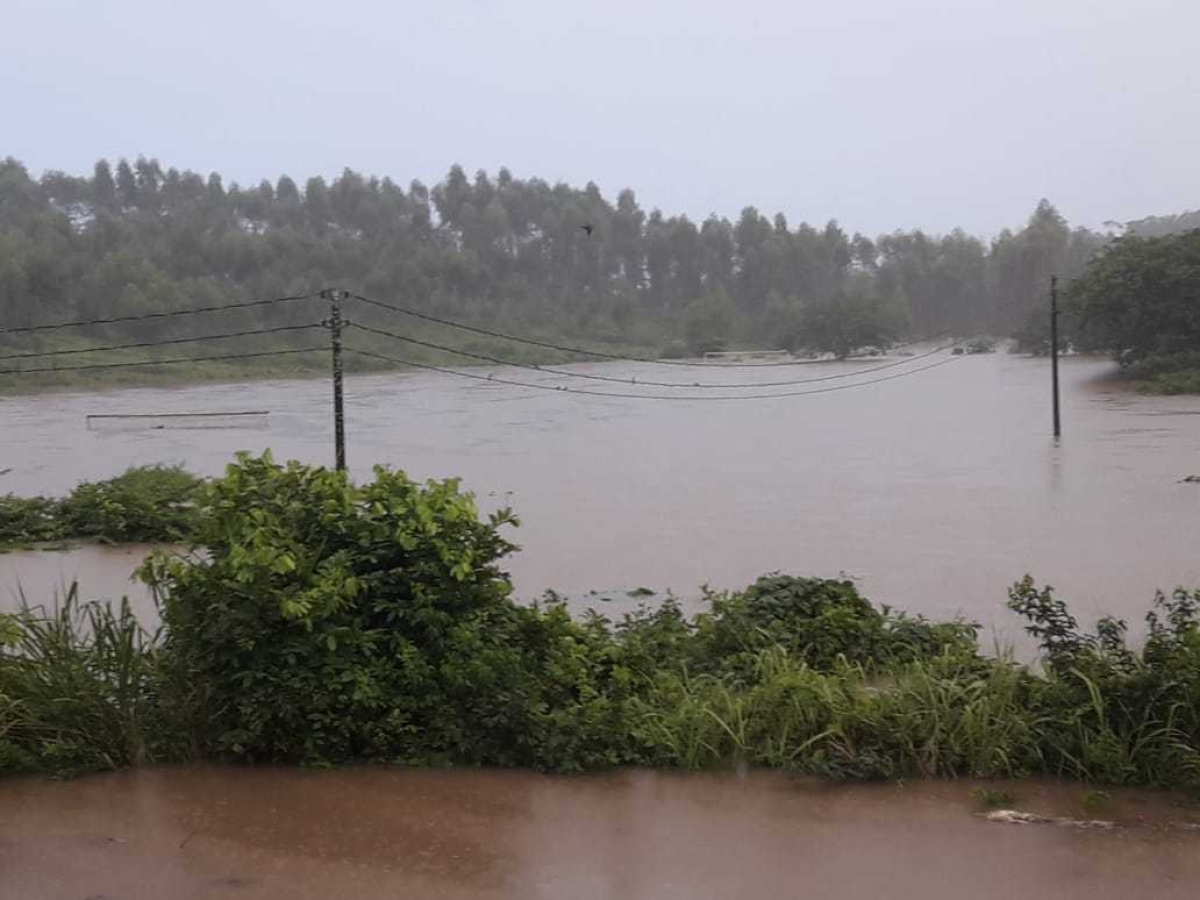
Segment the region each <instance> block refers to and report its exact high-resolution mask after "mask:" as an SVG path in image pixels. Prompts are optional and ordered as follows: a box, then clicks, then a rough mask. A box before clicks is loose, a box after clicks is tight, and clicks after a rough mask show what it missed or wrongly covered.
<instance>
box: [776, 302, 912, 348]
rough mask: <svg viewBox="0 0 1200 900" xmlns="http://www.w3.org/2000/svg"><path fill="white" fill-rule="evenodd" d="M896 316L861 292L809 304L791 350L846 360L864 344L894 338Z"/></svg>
mask: <svg viewBox="0 0 1200 900" xmlns="http://www.w3.org/2000/svg"><path fill="white" fill-rule="evenodd" d="M897 318H898V317H897V316H896V315H895V314H894V313H893V312H892V311H891V310H889V309H888V308H887V307H886V306H885V305H884V304H883V303H882V302H881V301H879V300H876V299H872V298H869V297H865V296H862V295H854V296H846V297H834V298H833V299H831V300H825V301H820V302H816V303H810V304H808V305H807V306H806V307H805V308H804V309H803V310H802V312H801V314H800V321H799V324H798V326H797V329H796V332H795V333H794V334H792V335H789V336H788V338H787V344H788V345H789V348H790V349H798V348H801V347H803V348H806V349H809V350H815V351H818V352H821V353H832V354H833V355H834V356H836V357H837V358H838V359H845V358H846V357H848V356H849V355H850V354H851V353H853V352H854V351H855V350H859V349H861V348H864V347H879V348H883V347H886V346H888V345H889V344H891V342H892V341H893V340H894V339H895V336H896V333H897V330H898V327H897V326H898V323H897Z"/></svg>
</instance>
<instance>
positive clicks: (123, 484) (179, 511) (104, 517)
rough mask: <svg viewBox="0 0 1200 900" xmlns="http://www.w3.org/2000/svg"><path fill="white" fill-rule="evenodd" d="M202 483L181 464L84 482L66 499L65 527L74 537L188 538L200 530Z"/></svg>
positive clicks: (62, 516)
mask: <svg viewBox="0 0 1200 900" xmlns="http://www.w3.org/2000/svg"><path fill="white" fill-rule="evenodd" d="M202 484H203V482H202V481H201V480H200V479H199V478H197V477H196V476H195V475H192V474H191V473H189V472H186V471H184V470H183V469H182V468H180V467H179V466H141V467H137V468H132V469H129V470H127V471H126V472H125V473H124V474H123V475H118V476H117V477H116V478H111V479H109V480H107V481H98V482H84V483H82V484H80V485H78V486H77V487H76V488H75V490H73V491H72V492H71V493H70V495H69V496H68V497H67V498H66V499H65V500H63V501H62V505H61V510H60V513H59V516H60V519H61V521H62V528H63V530H64V531H65V532H66V534H68V535H69V536H71V537H79V538H94V539H97V540H102V541H112V542H137V543H141V542H159V543H175V542H179V541H186V540H188V539H190V538H191V537H192V535H193V532H194V529H195V499H196V496H197V493H198V491H199V490H200V487H201V485H202Z"/></svg>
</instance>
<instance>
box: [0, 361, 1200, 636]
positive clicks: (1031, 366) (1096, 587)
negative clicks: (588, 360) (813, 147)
mask: <svg viewBox="0 0 1200 900" xmlns="http://www.w3.org/2000/svg"><path fill="white" fill-rule="evenodd" d="M862 365H864V364H863V363H856V364H845V365H844V366H839V365H838V364H833V365H830V366H823V367H804V368H802V369H799V370H796V371H798V372H799V373H800V375H802V376H808V375H810V374H812V375H827V374H833V373H836V372H838V371H849V370H852V369H854V368H855V367H856V366H858V367H861V366H862ZM578 369H579V370H580V371H587V372H594V373H605V374H608V375H618V374H629V375H637V376H638V377H641V378H645V377H651V376H652V375H653V374H658V375H659V377H660V378H661V373H660V372H655V369H654V367H652V366H648V365H625V364H596V365H582V366H579V367H578ZM1062 370H1063V380H1064V384H1063V390H1064V395H1063V403H1064V410H1063V419H1064V431H1065V437H1064V439H1063V441H1062V442H1061V443H1060V444H1055V443H1054V441H1053V440H1052V439H1051V437H1050V434H1049V432H1050V410H1049V368H1048V363H1047V362H1046V361H1045V360H1035V359H1027V358H1021V357H1012V356H1007V355H1004V354H995V355H991V356H976V357H964V358H961V359H960V360H959V361H957V362H955V363H953V364H951V365H947V366H943V367H941V368H938V369H934V370H931V371H927V372H921V373H918V374H915V375H913V376H912V377H907V378H901V379H897V380H894V381H889V382H886V383H882V384H876V385H873V386H869V387H863V388H860V389H857V390H845V391H839V392H835V393H828V394H818V395H809V396H804V397H795V398H789V399H776V400H769V401H747V402H741V403H712V404H704V403H689V402H655V401H633V400H619V399H611V398H598V397H587V396H578V395H569V394H562V393H557V392H545V391H535V390H530V389H525V388H519V387H512V386H507V385H500V384H494V383H493V384H489V383H486V382H472V381H463V380H460V379H456V378H454V377H452V376H447V375H441V374H428V373H422V374H390V375H377V376H363V377H353V378H350V379H349V380H348V381H347V404H348V425H347V430H348V444H349V459H350V464H351V468H352V470H353V471H354V473H355V474H356V475H357V476H359V477H366V476H369V474H370V467H371V466H372V465H373V464H375V463H386V464H388V465H392V466H397V467H401V468H404V469H406V470H407V471H409V472H410V473H411V474H412V475H414V476H417V477H421V478H425V477H444V476H450V475H460V476H462V478H463V481H464V483H465V485H466V486H467V487H468V488H470V489H472V490H474V491H475V492H477V494H478V495H479V498H480V500H481V503H482V504H483V505H485V506H489V507H490V506H496V505H500V504H504V503H509V504H511V505H512V506H513V507H514V508H515V509H516V510H517V512H518V513H519V514H520V515H521V518H522V522H523V524H522V527H521V528H520V529H519V530H517V531H516V532H515V533H514V535H513V536H514V537H515V539H516V540H517V542H518V543H520V544H521V546H522V548H523V549H522V550H521V552H520V553H518V554H517V555H516V556H514V557H513V558H512V559H511V561H510V565H509V568H510V570H511V572H512V574H513V577H514V580H515V583H516V586H517V590H518V593H519V594H520V595H521V596H522V597H525V598H529V597H533V596H536V595H538V594H540V593H541V592H542V591H544V590H546V589H547V588H554V589H556V590H558V591H560V592H563V593H565V594H568V595H570V596H573V597H575V598H577V599H578V600H579V601H581V602H589V594H588V592H589V591H591V590H597V591H601V592H605V593H604V596H605V597H607V598H608V599H607V600H606V601H601V600H598V599H597V598H595V597H593V598H591V600H592V601H594V602H595V604H596V605H597V606H598V607H600V608H602V609H604V610H607V611H620V610H623V609H626V608H628V607H629V606H630V605H631V604H632V603H633V602H634V601H633V600H630V599H628V598H625V597H624V594H623V593H622V592H624V591H626V590H628V589H631V588H634V587H643V586H644V587H647V588H650V589H653V590H655V591H658V592H660V593H661V592H662V591H664V590H666V589H673V590H675V591H676V592H678V593H680V594H681V595H683V596H684V597H690V596H694V595H695V594H696V592H697V589H698V588H699V586H700V585H702V584H705V583H708V584H711V585H714V586H718V587H736V586H740V585H743V584H746V583H748V582H749V581H751V580H753V579H754V578H755V577H756V576H758V575H759V574H762V573H764V572H769V571H773V570H783V571H788V572H794V573H799V574H815V575H822V576H837V575H838V574H839V573H843V572H844V573H846V574H847V575H849V576H851V577H853V578H855V579H857V580H858V581H859V582H860V584H861V586H862V588H863V589H864V590H865V592H866V593H867V594H868V595H869V596H871V597H872V598H873V599H875V600H877V601H880V602H886V603H890V604H892V605H893V606H897V607H901V608H904V609H908V610H912V611H915V612H921V613H925V614H927V615H934V616H947V615H954V614H957V613H962V614H965V615H967V616H968V617H970V618H973V619H976V620H979V621H981V622H983V623H984V624H985V625H987V626H988V627H989V628H992V629H994V630H995V632H996V634H997V635H998V636H999V637H1000V639H1001V640H1006V641H1007V640H1011V639H1013V638H1014V637H1015V636H1016V634H1017V633H1019V626H1018V623H1016V622H1015V621H1014V619H1013V617H1012V616H1011V615H1010V614H1009V613H1007V612H1006V611H1005V610H1004V606H1003V604H1004V600H1005V590H1006V588H1007V586H1008V585H1009V584H1011V583H1012V582H1013V581H1014V580H1016V579H1017V578H1019V577H1021V575H1023V574H1024V573H1026V572H1030V573H1032V574H1033V575H1034V576H1035V577H1036V578H1038V579H1039V580H1041V581H1046V582H1050V583H1052V584H1054V585H1055V586H1057V587H1058V588H1059V589H1060V590H1061V591H1062V592H1063V594H1064V595H1065V596H1066V597H1067V598H1068V599H1069V600H1070V601H1071V602H1072V605H1073V607H1074V608H1075V609H1076V610H1077V611H1078V612H1079V614H1080V617H1081V618H1082V619H1083V620H1084V621H1085V622H1087V621H1090V620H1092V619H1094V618H1095V617H1097V616H1099V615H1102V614H1111V615H1117V616H1121V617H1123V618H1126V619H1129V620H1130V621H1131V623H1132V624H1134V626H1135V627H1136V624H1137V623H1138V622H1140V620H1141V618H1142V615H1143V614H1144V612H1145V610H1146V608H1147V607H1148V605H1149V603H1150V600H1151V599H1152V597H1153V593H1154V591H1155V589H1156V588H1164V589H1167V590H1169V589H1171V588H1173V587H1175V586H1176V585H1180V584H1183V585H1188V586H1191V587H1197V586H1200V553H1197V552H1196V547H1197V541H1196V535H1197V534H1198V533H1200V528H1198V526H1200V485H1197V484H1185V483H1181V479H1183V478H1184V477H1185V476H1187V475H1191V474H1200V397H1194V396H1193V397H1142V396H1138V395H1134V394H1130V393H1128V392H1123V391H1121V390H1119V389H1118V388H1117V387H1114V386H1113V385H1112V384H1111V382H1109V381H1106V380H1105V378H1104V376H1105V374H1106V373H1108V372H1109V371H1110V370H1111V364H1110V363H1107V362H1105V361H1101V360H1089V359H1081V358H1069V359H1067V360H1064V363H1063V366H1062ZM715 371H716V374H718V375H719V376H720V377H719V379H715V380H721V381H728V380H731V379H742V380H744V381H747V382H749V381H762V380H774V376H777V375H778V373H779V371H780V370H778V369H767V370H765V371H763V372H754V371H745V370H737V369H723V370H715ZM787 371H788V372H789V373H792V372H793V370H787ZM668 374H671V375H675V376H677V377H676V378H673V379H670V380H679V378H686V377H696V378H698V379H699V378H705V379H708V380H714V379H713V377H712V376H713V374H714V373H710V372H705V371H700V372H693V371H692V370H681V371H680V372H675V371H674V370H672V371H671V372H670V373H668ZM888 374H891V373H890V372H889V373H888ZM768 375H770V376H772V378H770V379H768V378H767V376H768ZM519 376H520V379H521V380H528V379H529V378H530V377H532V378H537V377H539V376H538V375H536V374H535V373H530V372H520V373H519ZM793 377H799V376H795V375H793ZM865 377H871V376H865ZM546 380H548V381H552V382H553V383H560V382H561V379H551V378H549V377H547V379H546ZM854 381H855V379H849V380H848V382H849V383H853V382H854ZM820 386H823V385H817V387H820ZM824 386H827V385H824ZM602 387H603V386H602ZM660 392H661V391H660ZM681 393H686V392H681ZM245 409H265V410H270V411H271V416H270V418H269V422H268V425H267V427H266V428H265V429H247V430H236V429H228V430H221V429H214V430H195V431H188V430H172V429H144V428H136V429H127V430H120V429H117V430H101V431H89V430H88V429H87V428H86V425H85V416H86V415H88V414H95V413H103V414H122V413H140V414H146V413H165V412H176V413H179V412H199V411H215V410H224V411H233V410H245ZM330 420H331V416H330V399H329V387H328V385H327V384H326V383H324V382H323V381H320V380H309V381H277V382H257V383H250V384H226V385H203V386H195V387H188V388H173V389H160V388H155V389H149V388H146V389H135V390H105V391H95V392H86V393H83V392H81V393H55V394H44V395H39V396H25V397H5V398H2V399H0V470H4V469H11V471H9V472H8V473H7V474H6V475H3V476H0V491H16V492H19V493H32V492H52V493H53V492H62V491H65V490H67V489H69V488H70V487H71V486H72V485H73V484H74V483H75V482H76V481H78V480H79V479H85V478H87V479H91V478H101V477H106V476H110V475H113V474H115V473H117V472H120V471H121V470H123V469H124V468H126V467H127V466H130V465H134V464H139V463H150V462H180V463H184V464H186V465H187V466H188V467H190V468H192V469H194V470H196V471H198V472H203V473H207V474H215V473H218V472H220V470H221V469H222V467H223V466H224V465H225V464H226V463H227V462H228V461H229V460H230V458H231V456H232V454H233V453H234V451H236V450H240V449H245V450H255V451H257V450H262V449H263V448H265V447H268V446H269V447H271V448H272V449H273V450H274V452H275V454H276V456H277V457H278V458H280V459H286V458H297V459H301V460H306V461H309V462H320V463H328V462H330V461H331V459H332V447H331V432H332V427H331V421H330ZM132 556H133V555H132V554H129V553H128V552H126V551H124V550H112V549H105V548H84V549H81V550H78V551H76V552H75V553H73V554H70V555H64V554H60V553H50V554H44V553H43V554H29V553H12V554H8V555H6V556H0V607H2V606H3V605H5V604H7V605H11V604H12V603H13V602H14V599H13V591H14V588H15V586H16V584H17V582H18V581H20V582H21V583H22V584H23V585H24V587H25V589H26V592H27V593H28V594H30V595H33V594H42V595H43V596H44V595H46V594H47V592H51V591H52V590H53V588H54V587H55V586H57V585H59V584H61V582H62V581H64V580H66V579H69V578H71V577H76V576H77V577H79V578H80V579H82V581H83V587H84V591H85V592H86V593H88V594H91V595H103V594H106V593H107V594H114V593H120V592H121V591H122V590H124V589H127V588H128V589H129V590H133V591H134V592H137V591H138V589H137V588H136V587H135V586H130V585H127V584H126V578H127V576H128V573H129V570H130V569H132V568H133V566H132V565H130V563H132V562H134V560H133V559H132ZM614 592H615V593H614ZM139 602H141V603H142V604H143V605H144V604H145V600H144V596H143V599H142V600H141V601H139ZM989 637H990V635H988V634H985V640H988V639H989Z"/></svg>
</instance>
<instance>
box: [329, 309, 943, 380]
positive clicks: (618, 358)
mask: <svg viewBox="0 0 1200 900" xmlns="http://www.w3.org/2000/svg"><path fill="white" fill-rule="evenodd" d="M350 297H351V298H352V299H354V300H358V301H360V302H362V303H366V304H368V305H370V306H375V307H378V308H379V309H386V310H390V311H392V312H396V313H401V314H402V315H406V316H411V317H412V318H414V319H421V320H423V321H425V322H432V323H434V324H436V325H444V326H446V327H447V328H457V329H459V330H461V331H469V332H472V333H473V334H480V335H484V336H486V337H491V338H498V339H500V340H505V341H512V342H514V343H517V344H527V345H529V346H531V347H542V348H543V349H546V350H557V351H559V352H560V353H574V354H576V355H577V356H592V357H595V358H597V359H605V360H610V361H614V362H642V363H655V364H657V365H660V366H690V367H692V368H702V369H713V368H716V369H768V368H774V367H779V366H805V365H814V364H818V363H821V362H823V361H824V360H805V359H794V360H789V361H788V362H774V363H770V362H769V363H722V362H695V361H688V360H682V359H659V358H657V357H652V356H636V355H633V354H625V355H622V354H618V353H606V352H604V351H603V350H587V349H584V348H583V347H570V346H567V345H565V344H555V343H553V342H551V341H539V340H536V339H534V338H525V337H519V336H518V335H514V334H507V333H505V332H503V331H495V330H493V329H489V328H480V327H478V326H476V325H468V324H466V323H465V322H456V321H454V320H453V319H443V318H441V317H439V316H434V315H430V314H429V313H423V312H420V311H418V310H415V309H412V308H410V307H407V306H398V305H396V304H394V303H385V302H384V301H382V300H374V299H372V298H370V297H364V296H363V295H362V294H350ZM940 337H944V335H937V336H935V337H934V338H931V339H930V340H937V339H938V338H940Z"/></svg>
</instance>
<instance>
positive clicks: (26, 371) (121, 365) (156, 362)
mask: <svg viewBox="0 0 1200 900" xmlns="http://www.w3.org/2000/svg"><path fill="white" fill-rule="evenodd" d="M328 349H329V348H328V347H296V348H293V349H287V350H259V351H257V352H253V353H221V354H218V355H215V356H173V357H167V358H166V359H138V360H130V361H128V362H108V363H85V364H84V365H82V366H41V367H36V368H21V369H0V375H33V374H36V373H39V372H86V371H90V370H93V369H127V368H131V367H134V366H166V365H171V364H173V363H192V362H223V361H225V360H233V359H254V358H257V357H261V356H289V355H292V354H296V353H324V352H325V351H326V350H328Z"/></svg>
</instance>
